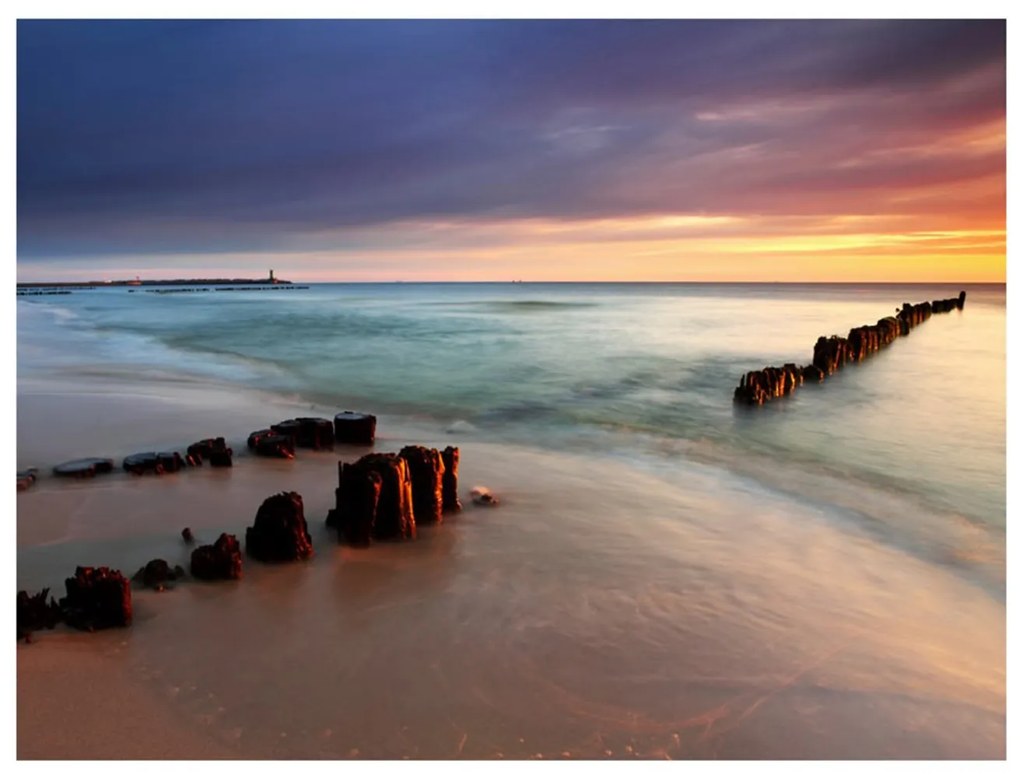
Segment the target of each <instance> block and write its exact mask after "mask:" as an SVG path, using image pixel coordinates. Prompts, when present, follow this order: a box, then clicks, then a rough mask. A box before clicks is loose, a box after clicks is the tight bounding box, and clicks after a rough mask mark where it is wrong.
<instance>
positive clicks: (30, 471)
mask: <svg viewBox="0 0 1020 775" xmlns="http://www.w3.org/2000/svg"><path fill="white" fill-rule="evenodd" d="M38 475H39V469H38V468H26V469H25V470H24V471H18V492H21V491H22V490H27V489H28V488H29V487H31V486H32V485H33V484H35V480H36V478H37V477H38Z"/></svg>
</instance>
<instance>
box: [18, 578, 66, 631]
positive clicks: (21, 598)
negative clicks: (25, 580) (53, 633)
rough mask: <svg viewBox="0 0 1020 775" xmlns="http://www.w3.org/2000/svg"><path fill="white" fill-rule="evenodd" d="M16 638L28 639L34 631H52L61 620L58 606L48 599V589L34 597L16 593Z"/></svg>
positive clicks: (22, 592)
mask: <svg viewBox="0 0 1020 775" xmlns="http://www.w3.org/2000/svg"><path fill="white" fill-rule="evenodd" d="M17 612H18V638H19V639H20V638H26V639H27V638H28V636H29V635H30V634H31V633H32V632H33V631H35V630H52V629H53V628H54V627H55V626H56V625H57V624H58V623H59V622H60V620H61V619H62V618H63V614H62V613H61V611H60V606H58V605H57V603H56V601H55V600H53V598H51V597H50V590H49V587H46V588H45V589H43V591H42V592H40V593H38V594H36V595H30V594H28V592H26V591H25V590H20V591H19V592H18V602H17Z"/></svg>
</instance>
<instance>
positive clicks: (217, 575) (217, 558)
mask: <svg viewBox="0 0 1020 775" xmlns="http://www.w3.org/2000/svg"><path fill="white" fill-rule="evenodd" d="M241 564H242V563H241V546H240V544H239V543H238V541H237V538H235V537H234V536H232V535H230V534H229V533H221V534H220V537H219V538H217V539H216V543H215V544H206V545H204V546H200V547H198V548H197V549H195V551H193V552H192V553H191V575H192V576H194V577H195V578H196V579H202V580H203V581H219V580H221V579H227V580H229V579H239V578H241Z"/></svg>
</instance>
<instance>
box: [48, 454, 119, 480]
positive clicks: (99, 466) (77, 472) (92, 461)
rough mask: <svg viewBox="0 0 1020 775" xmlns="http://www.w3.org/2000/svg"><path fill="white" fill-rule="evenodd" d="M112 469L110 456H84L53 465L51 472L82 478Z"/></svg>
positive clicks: (106, 472) (105, 472)
mask: <svg viewBox="0 0 1020 775" xmlns="http://www.w3.org/2000/svg"><path fill="white" fill-rule="evenodd" d="M112 470H113V461H112V460H111V459H110V458H107V457H84V458H79V459H78V460H69V461H67V462H66V463H61V464H60V465H58V466H54V468H53V473H54V474H56V475H57V476H73V477H76V478H82V479H84V478H89V477H93V476H95V475H96V474H108V473H110V472H111V471H112Z"/></svg>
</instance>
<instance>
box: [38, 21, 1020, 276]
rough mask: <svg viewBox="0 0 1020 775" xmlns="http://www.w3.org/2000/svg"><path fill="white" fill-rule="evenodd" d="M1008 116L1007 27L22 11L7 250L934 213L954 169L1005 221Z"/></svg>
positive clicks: (273, 242)
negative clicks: (25, 15)
mask: <svg viewBox="0 0 1020 775" xmlns="http://www.w3.org/2000/svg"><path fill="white" fill-rule="evenodd" d="M1004 126H1005V24H1004V23H1002V22H981V21H932V22H929V21H902V22H897V21H882V22H849V21H833V22H808V21H789V22H780V21H775V22H707V21H704V22H703V21H696V22H690V21H670V22H667V21H654V22H653V21H629V22H623V21H617V22H597V21H572V22H571V21H567V22H553V21H542V22H509V21H506V22H481V21H480V22H452V21H450V22H447V21H417V22H398V21H393V22H361V21H335V22H296V21H294V22H292V21H274V22H257V21H235V22H183V21H172V22H171V21H161V22H101V21H92V22H55V21H54V22H50V21H21V22H19V24H18V227H19V233H18V254H19V260H31V259H32V258H35V257H53V256H74V255H79V254H80V255H88V256H95V255H100V254H107V253H109V254H124V253H132V254H144V253H167V254H171V253H187V252H210V253H214V252H231V251H255V252H257V251H260V250H262V251H272V250H277V249H280V247H281V246H286V245H289V244H293V243H294V242H301V241H302V240H304V241H311V242H316V241H317V240H319V241H322V240H323V239H325V236H326V235H329V237H330V239H333V240H335V242H334V244H335V245H336V246H337V247H342V246H343V245H344V235H345V234H350V233H352V232H353V231H356V230H359V229H365V228H376V229H379V230H382V231H383V232H384V231H385V229H386V226H387V225H388V224H406V223H409V222H417V223H427V222H429V221H430V220H437V221H453V222H459V223H471V222H485V223H493V222H495V223H500V222H502V223H505V224H506V225H507V228H508V230H510V231H513V229H514V228H515V224H518V223H520V222H522V221H527V220H529V219H536V218H538V219H552V220H556V219H559V220H563V221H568V222H576V223H578V224H584V223H586V222H589V221H593V220H598V219H607V218H608V219H612V218H616V219H627V218H640V217H644V216H670V215H672V216H678V215H691V216H698V217H702V216H717V217H735V218H749V217H755V218H760V217H765V216H772V217H775V218H782V217H790V216H800V215H819V216H821V215H826V216H838V215H843V214H882V213H888V214H893V215H895V214H906V215H911V216H918V215H923V214H924V213H937V214H939V215H940V216H944V215H945V214H946V212H947V211H948V210H949V207H948V205H947V204H946V203H948V202H954V203H959V199H960V197H959V196H958V195H956V194H954V192H955V191H958V190H960V189H964V188H965V189H967V190H968V191H969V192H971V194H972V195H973V196H972V197H971V198H970V200H969V201H971V202H974V203H975V204H974V205H971V206H967V205H966V203H962V204H963V206H964V207H965V211H963V212H960V213H958V217H960V218H967V219H983V220H984V221H992V222H995V221H996V220H999V221H1000V222H1001V221H1002V220H1003V219H1004V176H1005V150H1004V149H1005V140H1004V134H1002V135H1001V141H1000V140H997V139H996V138H997V137H999V132H1000V129H1001V130H1003V131H1004ZM975 135H979V136H983V137H985V138H991V140H988V141H986V142H985V143H984V144H982V143H980V142H977V143H975V141H974V140H973V138H974V136H975ZM926 149H927V150H926ZM432 236H434V235H432Z"/></svg>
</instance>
